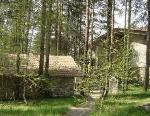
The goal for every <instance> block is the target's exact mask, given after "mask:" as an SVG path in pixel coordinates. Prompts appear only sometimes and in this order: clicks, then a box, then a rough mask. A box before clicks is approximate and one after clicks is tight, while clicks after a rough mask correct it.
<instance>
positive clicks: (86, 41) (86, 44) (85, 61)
mask: <svg viewBox="0 0 150 116" xmlns="http://www.w3.org/2000/svg"><path fill="white" fill-rule="evenodd" d="M89 7H90V2H89V0H86V22H85V24H86V27H85V51H84V63H85V67H84V72H85V73H87V72H88V49H89V45H88V44H89Z"/></svg>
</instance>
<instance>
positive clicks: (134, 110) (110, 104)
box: [91, 87, 150, 116]
mask: <svg viewBox="0 0 150 116" xmlns="http://www.w3.org/2000/svg"><path fill="white" fill-rule="evenodd" d="M148 103H150V92H147V93H144V92H143V88H141V87H139V88H137V87H136V88H135V87H134V88H133V87H132V88H131V89H130V90H129V91H128V92H127V93H126V94H118V95H116V96H109V97H108V98H107V99H106V100H105V101H104V102H103V104H104V105H103V107H102V110H101V113H100V102H99V101H98V102H97V103H96V105H95V107H94V109H93V111H92V112H91V116H150V111H149V112H148V111H144V110H142V109H141V108H139V107H137V106H139V105H142V104H148Z"/></svg>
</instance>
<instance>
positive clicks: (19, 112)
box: [0, 98, 81, 116]
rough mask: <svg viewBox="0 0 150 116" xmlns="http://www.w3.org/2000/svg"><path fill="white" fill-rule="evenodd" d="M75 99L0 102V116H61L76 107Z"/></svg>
mask: <svg viewBox="0 0 150 116" xmlns="http://www.w3.org/2000/svg"><path fill="white" fill-rule="evenodd" d="M79 103H81V100H79V99H76V98H51V99H45V100H34V101H28V104H27V105H26V104H24V103H23V102H0V116H61V115H62V114H64V113H65V112H66V111H67V110H68V108H69V106H72V105H77V104H79Z"/></svg>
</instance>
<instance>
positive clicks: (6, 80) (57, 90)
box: [0, 75, 75, 100]
mask: <svg viewBox="0 0 150 116" xmlns="http://www.w3.org/2000/svg"><path fill="white" fill-rule="evenodd" d="M33 78H34V77H33ZM35 80H36V81H34V79H33V80H32V79H30V78H27V79H26V80H24V78H23V77H15V76H6V75H5V76H2V75H1V76H0V100H17V99H23V94H24V95H25V97H26V98H27V99H36V98H48V97H59V96H63V97H67V96H73V95H74V82H75V80H74V77H50V78H49V79H47V80H46V81H44V80H43V81H42V80H39V79H36V77H35Z"/></svg>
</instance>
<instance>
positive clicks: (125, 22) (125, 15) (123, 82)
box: [122, 0, 128, 92]
mask: <svg viewBox="0 0 150 116" xmlns="http://www.w3.org/2000/svg"><path fill="white" fill-rule="evenodd" d="M127 5H128V1H127V0H125V10H124V12H125V14H124V51H125V50H127V29H126V28H127ZM126 69H127V67H126V54H124V56H123V72H124V78H123V79H122V91H123V92H125V85H126V81H125V80H126V79H125V78H126Z"/></svg>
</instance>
